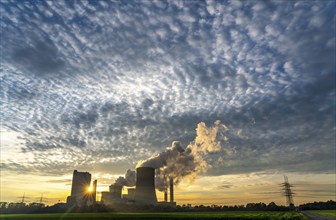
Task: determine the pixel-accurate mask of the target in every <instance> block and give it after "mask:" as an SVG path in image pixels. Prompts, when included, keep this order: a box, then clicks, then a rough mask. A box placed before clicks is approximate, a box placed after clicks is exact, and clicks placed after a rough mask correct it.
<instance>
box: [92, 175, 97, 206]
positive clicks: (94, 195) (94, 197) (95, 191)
mask: <svg viewBox="0 0 336 220" xmlns="http://www.w3.org/2000/svg"><path fill="white" fill-rule="evenodd" d="M92 185H93V186H92V201H93V203H94V204H95V203H96V201H97V200H96V194H97V180H95V181H93V184H92Z"/></svg>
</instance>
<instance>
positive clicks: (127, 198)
mask: <svg viewBox="0 0 336 220" xmlns="http://www.w3.org/2000/svg"><path fill="white" fill-rule="evenodd" d="M169 188H170V189H169V191H170V201H169V202H168V201H167V200H168V196H167V190H166V191H165V192H164V201H162V202H158V201H157V197H156V192H155V169H154V168H152V167H139V168H137V169H136V184H135V188H128V194H123V195H121V191H122V186H121V185H119V184H118V183H114V184H112V185H111V186H110V191H109V192H102V198H101V201H102V203H104V204H107V205H113V204H116V203H135V204H139V205H142V204H143V205H162V206H175V205H176V203H175V202H174V182H173V178H170V187H169Z"/></svg>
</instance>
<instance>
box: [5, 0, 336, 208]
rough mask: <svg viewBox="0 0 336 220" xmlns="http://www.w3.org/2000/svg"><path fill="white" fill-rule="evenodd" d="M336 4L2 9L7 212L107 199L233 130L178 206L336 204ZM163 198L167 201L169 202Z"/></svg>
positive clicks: (38, 4) (65, 4) (58, 4)
mask: <svg viewBox="0 0 336 220" xmlns="http://www.w3.org/2000/svg"><path fill="white" fill-rule="evenodd" d="M335 8H336V7H335V1H333V0H324V1H283V0H278V1H276V0H270V1H248V0H247V1H238V0H233V1H224V0H223V1H193V0H190V1H182V0H171V1H164V0H159V1H154V0H153V1H149V0H148V1H147V0H139V1H135V0H130V1H102V0H101V1H84V0H83V1H73V0H71V1H5V0H1V1H0V16H1V20H0V27H1V41H0V51H1V52H0V53H1V66H0V77H1V86H0V96H1V111H0V117H1V195H0V200H1V201H19V200H20V196H22V195H23V194H24V193H25V195H26V196H27V201H28V200H30V201H35V200H39V197H40V196H41V194H42V193H43V196H44V197H45V201H46V202H47V203H50V204H52V203H55V202H58V201H63V202H64V201H65V199H66V196H68V195H69V194H70V186H71V175H72V172H73V170H75V169H77V170H79V171H88V172H90V173H92V175H93V178H96V179H98V191H107V190H108V185H110V184H111V183H113V182H114V180H115V179H116V178H117V177H118V176H120V175H123V174H124V173H125V171H126V170H127V169H134V168H135V166H136V164H137V163H138V161H140V160H145V159H147V158H149V157H150V156H151V155H152V154H154V153H159V152H161V151H163V150H165V148H166V147H167V146H171V143H172V142H173V141H180V142H181V145H182V146H184V147H186V146H187V145H188V144H189V143H190V142H192V141H193V140H194V139H195V136H196V131H195V129H196V127H197V125H198V124H199V123H200V122H204V123H205V124H206V125H207V126H208V127H212V126H213V125H214V123H215V121H217V120H220V121H221V123H222V124H225V125H226V126H227V127H228V129H229V130H228V131H227V132H226V137H227V139H226V140H224V141H223V144H222V147H221V149H220V150H219V151H218V152H216V153H211V154H209V155H208V156H207V157H206V158H205V160H206V162H207V164H208V165H209V166H208V167H207V170H205V171H204V172H201V173H199V176H198V178H196V180H195V181H194V182H190V181H189V180H184V181H182V182H181V183H180V184H179V185H178V186H177V188H176V190H175V192H176V196H175V197H176V201H177V203H178V204H186V203H190V204H200V203H203V204H205V203H207V204H230V205H232V204H246V203H247V202H259V201H261V202H271V201H275V202H276V203H277V204H284V203H285V198H283V197H282V196H281V193H280V186H279V184H280V183H281V182H283V175H287V176H288V177H289V181H290V182H291V183H293V184H294V185H296V188H295V190H296V195H295V197H294V202H296V203H304V202H311V201H326V200H329V199H334V200H335V198H336V192H335V187H334V185H335V184H336V179H335V178H336V177H335V172H336V170H335V166H336V159H335V154H336V152H335V130H336V126H335V116H336V115H335V96H336V93H335V87H336V86H335V82H336V79H335V73H336V65H335V41H336V37H335V22H336V16H335V15H336V11H335ZM161 194H162V193H159V192H158V198H159V199H161V197H163V196H162V195H161Z"/></svg>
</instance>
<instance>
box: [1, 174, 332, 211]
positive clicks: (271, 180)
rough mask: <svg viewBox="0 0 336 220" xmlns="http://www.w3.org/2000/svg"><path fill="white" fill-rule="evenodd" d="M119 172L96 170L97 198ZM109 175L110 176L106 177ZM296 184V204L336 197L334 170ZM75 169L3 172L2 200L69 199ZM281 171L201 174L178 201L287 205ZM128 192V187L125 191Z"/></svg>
mask: <svg viewBox="0 0 336 220" xmlns="http://www.w3.org/2000/svg"><path fill="white" fill-rule="evenodd" d="M118 176H119V175H106V174H105V175H104V174H100V173H92V180H94V179H97V180H98V186H97V192H98V193H97V200H98V201H99V200H100V192H102V191H108V186H109V185H110V184H112V183H114V180H115V179H116V178H117V177H118ZM106 177H108V178H106ZM288 177H289V181H290V183H291V184H293V185H294V187H293V191H294V192H295V193H296V194H295V195H294V202H295V204H296V205H299V204H303V203H308V202H314V201H327V200H334V199H335V195H336V193H335V188H334V183H335V182H334V181H335V175H334V174H316V175H314V174H298V173H291V174H289V175H288ZM71 178H72V173H71V174H69V175H66V176H60V177H52V176H37V175H25V174H22V175H13V174H11V173H9V172H7V171H6V172H4V171H2V173H1V197H0V201H1V202H20V201H21V200H22V196H23V195H25V202H27V203H30V202H38V201H39V200H40V197H41V195H43V202H44V203H46V204H48V205H52V204H55V203H58V202H66V197H67V196H68V195H70V190H71ZM281 182H283V175H282V174H280V173H276V172H274V173H271V172H270V173H251V174H242V175H222V176H199V177H198V178H197V179H196V180H195V181H194V182H189V181H188V180H187V179H185V180H184V181H182V182H181V183H180V184H179V185H178V186H175V201H176V202H177V204H178V205H183V204H192V205H200V204H203V205H212V204H216V205H246V204H247V203H257V202H264V203H266V204H268V203H270V202H272V201H273V202H275V203H276V204H278V205H285V197H284V196H282V195H281V187H280V185H279V184H280V183H281ZM125 193H127V190H126V188H124V190H123V194H125ZM156 194H157V198H158V201H162V200H163V193H162V192H160V191H157V193H156Z"/></svg>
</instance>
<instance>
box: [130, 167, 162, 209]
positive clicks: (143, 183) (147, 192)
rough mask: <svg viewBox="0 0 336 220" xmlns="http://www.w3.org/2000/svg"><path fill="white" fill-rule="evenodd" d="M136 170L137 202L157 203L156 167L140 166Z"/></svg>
mask: <svg viewBox="0 0 336 220" xmlns="http://www.w3.org/2000/svg"><path fill="white" fill-rule="evenodd" d="M136 171H137V173H136V189H135V198H134V200H135V202H136V203H142V204H152V205H155V204H156V203H157V199H156V193H155V182H154V176H155V169H154V168H152V167H139V168H137V170H136Z"/></svg>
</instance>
